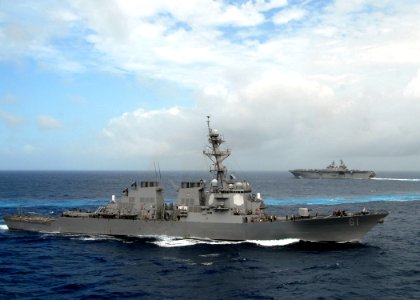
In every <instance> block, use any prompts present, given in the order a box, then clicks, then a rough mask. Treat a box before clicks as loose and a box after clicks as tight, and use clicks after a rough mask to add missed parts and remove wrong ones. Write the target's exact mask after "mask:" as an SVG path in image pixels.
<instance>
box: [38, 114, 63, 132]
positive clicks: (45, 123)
mask: <svg viewBox="0 0 420 300" xmlns="http://www.w3.org/2000/svg"><path fill="white" fill-rule="evenodd" d="M37 124H38V128H39V129H42V130H45V129H47V130H48V129H57V128H60V127H62V126H63V124H62V123H61V122H60V121H59V120H57V119H55V118H53V117H51V116H47V115H41V116H38V118H37Z"/></svg>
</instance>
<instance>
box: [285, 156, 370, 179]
mask: <svg viewBox="0 0 420 300" xmlns="http://www.w3.org/2000/svg"><path fill="white" fill-rule="evenodd" d="M289 172H290V173H292V174H293V175H294V176H295V177H296V178H315V179H369V178H373V177H375V176H376V174H375V172H374V171H363V170H354V169H349V168H348V167H347V166H346V165H345V164H344V162H343V161H342V160H340V164H339V165H336V164H335V161H333V162H332V163H331V164H329V165H328V166H327V167H326V168H325V169H295V170H289Z"/></svg>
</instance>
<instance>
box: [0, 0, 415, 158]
mask: <svg viewBox="0 0 420 300" xmlns="http://www.w3.org/2000/svg"><path fill="white" fill-rule="evenodd" d="M37 3H38V2H37ZM57 3H59V4H55V5H54V7H53V8H52V9H51V10H47V9H46V8H45V7H43V4H42V2H39V3H38V4H35V3H34V4H33V5H32V10H31V9H28V10H25V12H22V11H20V10H19V13H18V14H14V12H13V11H15V10H18V9H9V7H13V5H10V6H8V10H7V11H6V12H3V15H2V21H3V23H2V24H3V25H2V27H1V29H0V45H1V46H0V60H13V59H12V58H15V57H31V58H33V59H35V60H36V61H37V62H39V64H40V65H43V64H47V65H50V66H53V67H54V66H55V67H57V68H58V69H60V70H61V71H63V72H70V73H71V72H83V71H86V70H93V71H97V70H100V71H106V72H112V71H115V72H121V73H128V74H130V75H135V76H136V75H137V76H139V77H140V78H153V79H158V80H160V82H162V85H164V84H165V82H166V81H170V82H171V83H172V84H173V83H175V84H179V85H180V86H181V87H182V88H187V89H190V90H192V91H193V93H195V94H196V95H197V96H196V99H197V101H196V103H194V104H192V105H191V106H190V107H184V108H183V107H178V106H176V104H174V108H159V107H158V104H157V105H156V106H151V107H154V108H153V109H145V108H139V109H136V110H133V111H127V112H126V113H125V114H121V115H120V116H116V117H115V118H113V119H112V120H110V121H109V123H108V125H107V126H106V128H104V130H103V138H104V139H105V140H106V141H107V143H108V145H109V147H108V148H105V149H109V151H110V152H113V154H115V156H124V157H131V158H135V157H136V156H137V155H140V156H142V157H143V158H146V157H150V156H152V157H153V156H156V157H157V156H159V157H171V156H174V155H177V153H189V154H188V155H187V156H188V157H190V155H192V154H191V153H192V152H194V151H192V150H191V149H196V148H194V147H197V145H202V144H203V143H202V142H201V141H202V136H201V134H202V133H203V132H202V131H201V130H202V127H203V124H204V121H203V119H205V116H206V115H207V114H210V115H213V116H214V122H215V123H216V124H215V125H216V126H217V127H220V128H221V129H225V131H226V132H227V134H230V139H231V140H232V143H233V145H234V146H237V147H238V148H239V149H242V147H245V148H247V147H254V148H252V149H254V150H255V149H256V148H258V150H259V151H263V152H264V151H265V152H264V154H265V155H262V156H269V155H271V154H269V153H276V154H277V157H279V156H282V157H287V159H293V158H294V159H295V160H297V159H298V158H299V156H300V157H302V156H305V157H309V156H311V155H320V156H322V155H324V156H328V155H339V153H340V152H341V153H343V152H344V153H347V154H348V155H354V156H363V155H365V156H369V155H373V153H379V154H381V155H384V156H386V155H397V154H398V153H399V154H401V153H403V154H404V155H408V154H410V155H417V153H418V150H416V146H420V145H417V142H415V141H417V140H420V139H419V137H418V136H417V133H416V132H415V130H414V129H413V128H418V126H419V125H420V124H418V121H417V120H418V117H417V115H416V114H417V113H419V112H420V109H419V107H418V105H417V104H416V102H415V101H401V98H402V97H403V96H406V97H410V98H418V97H419V95H420V90H419V88H418V86H420V79H419V78H420V74H419V73H417V75H416V76H414V78H413V69H418V65H420V56H419V55H418V53H420V31H419V30H418V28H420V19H419V18H418V16H419V14H420V6H419V5H418V4H412V3H409V2H405V1H368V0H363V1H344V0H343V1H334V2H332V3H330V2H323V3H316V5H315V4H314V3H313V2H311V1H301V2H298V3H295V2H294V3H293V5H291V4H288V3H287V1H286V0H279V1H264V0H256V1H241V2H237V3H236V2H232V1H210V0H200V1H193V0H188V1H187V0H185V1H182V5H181V4H180V3H179V2H178V1H160V0H157V1H130V0H124V1H107V2H103V1H89V2H86V1H71V2H57ZM63 3H64V4H63ZM316 6H321V7H316ZM42 11H51V12H53V13H48V14H46V15H45V14H43V13H42ZM8 13H10V16H9V15H8ZM45 16H46V17H45ZM270 16H271V17H270ZM44 17H45V18H44ZM294 21H298V22H294ZM56 41H58V43H56ZM69 41H71V43H70V42H69ZM60 42H64V43H60ZM73 42H74V43H73ZM63 44H64V45H72V46H68V47H63V46H62V45H63ZM78 46H80V47H78ZM403 102H404V103H403ZM166 103H167V102H166ZM5 116H6V115H5V113H4V112H3V116H1V115H0V118H2V119H3V122H4V123H8V124H9V125H10V124H13V123H15V124H17V123H19V122H17V121H16V120H17V119H16V118H15V121H13V118H11V117H10V115H9V116H8V117H7V116H6V117H5ZM15 117H16V116H15ZM7 118H8V121H5V120H6V119H7ZM42 124H43V125H42ZM39 126H40V127H42V128H57V127H59V126H61V123H60V122H59V121H58V120H55V119H53V118H51V117H46V116H44V120H39ZM204 129H205V128H204ZM204 134H205V130H204ZM396 144H398V147H396V146H395V145H396ZM198 148H201V147H198ZM397 148H398V149H397ZM418 149H420V147H418ZM239 151H242V150H239ZM198 152H199V151H198ZM194 153H195V152H194ZM267 153H268V154H267ZM244 155H245V154H244ZM272 155H273V156H274V154H272ZM262 156H261V157H262ZM308 159H309V158H308ZM328 160H329V159H328ZM246 161H247V162H251V161H252V160H251V159H246ZM255 164H258V163H257V162H256V163H255Z"/></svg>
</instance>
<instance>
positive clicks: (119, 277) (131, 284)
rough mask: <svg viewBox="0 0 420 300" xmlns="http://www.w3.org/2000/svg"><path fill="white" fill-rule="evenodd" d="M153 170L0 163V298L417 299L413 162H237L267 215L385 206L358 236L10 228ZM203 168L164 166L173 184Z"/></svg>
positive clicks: (419, 200) (94, 201) (101, 199)
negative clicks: (367, 170)
mask: <svg viewBox="0 0 420 300" xmlns="http://www.w3.org/2000/svg"><path fill="white" fill-rule="evenodd" d="M155 177H156V176H155V174H154V173H153V172H52V171H51V172H23V171H15V172H6V171H2V172H0V299H231V298H237V299H293V298H295V299H296V298H297V299H368V298H369V299H420V218H419V212H420V173H387V172H383V173H378V178H376V179H373V180H305V179H294V178H293V177H292V176H291V175H290V174H288V173H287V172H241V173H238V174H236V177H237V178H240V179H242V178H243V179H246V180H248V181H250V182H251V184H252V186H253V190H254V192H261V194H262V196H263V198H264V199H265V202H266V204H267V205H268V210H269V211H270V213H273V214H289V215H290V214H292V213H296V211H297V209H298V207H302V206H305V207H306V206H307V207H310V208H311V209H312V210H313V211H319V212H331V211H333V210H335V209H337V208H340V209H345V210H348V211H352V210H361V209H362V208H363V207H366V208H367V209H369V210H381V209H384V210H388V211H389V212H390V215H389V216H388V217H387V218H386V219H385V222H384V223H383V224H379V225H378V226H376V227H375V228H374V229H373V230H372V231H370V232H369V233H368V234H367V235H366V237H365V239H364V240H363V241H362V243H360V244H313V243H302V242H298V241H296V240H293V239H286V240H279V241H268V242H267V241H266V242H262V241H246V242H223V241H199V240H190V239H173V238H169V237H156V238H135V237H126V238H116V237H107V236H87V235H69V234H65V235H64V234H45V233H30V232H19V231H11V230H8V228H7V226H6V225H5V224H4V221H3V216H4V215H7V214H12V213H15V212H17V211H24V212H29V213H31V212H33V213H45V214H51V215H54V214H59V213H60V212H61V211H63V210H65V209H67V208H75V207H80V208H85V209H94V208H95V207H96V206H99V205H104V204H106V203H107V202H108V201H109V200H110V199H111V195H112V194H116V195H119V194H120V192H121V191H122V189H123V188H125V187H126V186H129V184H130V183H131V182H132V181H133V180H150V179H151V180H154V179H155ZM201 178H203V179H207V180H208V173H205V172H204V173H201V172H163V173H162V178H161V180H162V184H163V186H164V188H165V197H166V199H167V200H168V201H170V200H173V199H174V198H175V197H176V193H175V189H174V187H173V185H176V184H178V183H180V182H181V181H182V180H199V179H201Z"/></svg>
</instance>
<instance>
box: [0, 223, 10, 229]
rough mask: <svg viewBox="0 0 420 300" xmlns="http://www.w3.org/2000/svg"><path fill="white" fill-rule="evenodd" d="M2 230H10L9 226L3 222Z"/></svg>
mask: <svg viewBox="0 0 420 300" xmlns="http://www.w3.org/2000/svg"><path fill="white" fill-rule="evenodd" d="M0 230H9V227H7V225H6V224H1V225H0Z"/></svg>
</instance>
